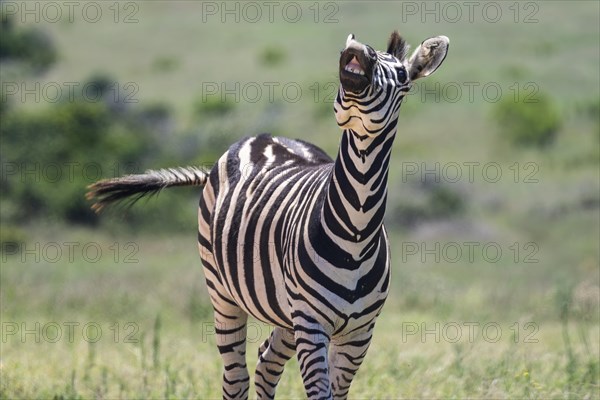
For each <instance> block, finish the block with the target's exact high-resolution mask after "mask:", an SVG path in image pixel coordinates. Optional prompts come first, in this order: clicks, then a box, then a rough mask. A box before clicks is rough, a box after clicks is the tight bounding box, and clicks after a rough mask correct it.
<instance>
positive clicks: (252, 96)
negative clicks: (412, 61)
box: [0, 1, 600, 399]
mask: <svg viewBox="0 0 600 400" xmlns="http://www.w3.org/2000/svg"><path fill="white" fill-rule="evenodd" d="M0 4H1V6H2V25H1V29H2V31H1V35H0V67H1V69H0V78H1V82H2V85H1V102H0V117H1V124H0V134H1V137H0V144H1V147H0V157H1V164H2V176H1V188H0V195H1V196H2V197H1V204H0V217H1V234H0V242H1V251H2V253H1V257H2V260H1V261H2V264H1V270H0V275H1V276H0V277H1V282H0V300H1V315H0V320H1V323H2V333H1V336H2V337H1V342H0V345H1V361H0V374H1V378H2V379H1V383H0V397H2V398H42V397H43V398H51V397H55V396H56V397H58V398H116V397H120V398H147V397H153V398H182V397H197V398H219V397H220V374H221V372H220V368H221V364H220V358H219V356H218V352H217V350H216V347H215V345H214V335H213V332H214V331H213V328H212V325H211V323H210V321H211V312H212V311H211V306H210V303H209V299H208V296H207V294H206V290H205V286H204V282H203V280H204V278H203V274H202V268H201V265H200V260H199V257H198V255H197V250H196V244H195V242H196V234H195V231H196V224H197V219H196V218H197V217H196V208H197V201H198V196H199V191H198V190H197V189H180V190H171V191H168V192H164V193H161V194H160V195H159V196H158V197H157V198H154V199H151V200H149V201H147V202H146V201H142V202H140V203H139V204H137V205H136V207H134V208H132V209H129V210H127V209H122V208H121V209H115V210H112V211H109V212H106V213H104V214H103V215H100V216H97V215H94V214H93V213H92V212H91V211H90V209H89V206H90V204H89V202H87V201H86V200H85V197H84V194H85V191H86V186H87V185H89V184H91V183H93V182H94V181H95V180H97V179H100V178H106V177H113V176H120V175H122V174H126V173H134V172H141V171H143V170H145V169H148V168H159V167H168V166H175V165H204V166H209V165H211V164H212V163H213V162H215V161H216V160H217V158H218V157H219V156H220V154H222V153H223V152H224V151H225V150H226V149H227V147H228V146H229V145H230V144H232V143H233V142H234V141H236V140H238V139H240V138H242V137H244V136H248V135H255V134H258V133H262V132H270V133H273V134H276V135H283V136H288V137H292V138H301V139H304V140H307V141H310V142H313V143H315V144H317V145H319V146H321V147H322V148H323V149H325V150H326V151H327V153H329V154H330V155H332V156H334V155H335V154H336V151H337V146H338V143H339V139H340V130H339V128H338V127H337V125H336V123H335V119H334V117H333V111H332V101H333V97H334V96H335V92H336V90H337V67H338V57H339V51H340V50H341V49H342V48H343V45H344V43H345V39H346V36H347V35H348V34H349V33H354V34H355V35H356V36H357V39H358V40H359V41H361V42H363V43H367V44H370V45H371V46H373V47H374V48H376V49H380V50H385V45H386V42H387V38H388V37H389V34H390V33H391V31H392V30H394V29H398V30H399V31H400V32H401V34H402V35H403V36H404V37H405V38H406V39H407V41H408V42H409V43H410V44H411V45H412V48H415V47H416V46H417V45H418V44H419V43H420V42H421V41H422V40H424V39H425V38H427V37H430V36H436V35H441V34H443V35H446V36H448V37H449V38H450V41H451V46H450V52H449V55H448V57H447V59H446V61H445V62H444V64H443V65H442V67H441V68H440V69H439V70H438V71H437V72H436V73H435V74H434V75H433V76H431V77H429V78H426V79H423V80H422V81H419V82H417V83H416V84H415V87H414V89H413V91H412V92H411V94H410V95H409V96H408V97H407V98H406V99H405V103H404V104H403V106H402V109H401V114H400V127H399V131H398V136H397V138H396V143H395V145H394V146H395V150H394V156H393V159H392V161H391V171H390V180H389V201H388V207H387V215H386V224H387V228H388V230H389V232H390V235H391V239H392V254H393V257H394V259H393V284H392V290H391V294H390V297H389V300H388V303H387V304H386V307H385V308H384V311H383V313H382V315H381V317H380V319H379V322H378V326H377V328H376V331H375V339H374V342H373V344H372V346H371V349H370V351H369V354H368V356H367V358H366V361H365V363H364V364H363V367H362V368H361V370H360V372H359V374H358V376H357V378H356V380H355V382H354V384H353V389H352V391H351V395H352V397H353V398H367V397H369V398H383V397H386V398H400V397H415V398H465V397H470V398H544V399H546V398H582V399H590V398H600V392H599V391H600V386H599V381H600V377H599V373H600V372H599V371H600V370H599V362H598V360H599V356H600V354H599V346H598V342H599V339H600V333H599V315H598V313H599V302H600V272H599V268H600V266H599V262H600V261H599V260H600V250H599V244H598V243H600V220H599V217H600V213H599V210H600V173H599V164H600V77H599V66H600V62H599V58H600V54H599V53H600V50H599V47H600V39H599V37H600V16H599V15H600V3H598V2H596V1H549V2H541V1H522V2H521V1H519V2H516V1H515V2H504V1H502V2H411V1H404V2H400V1H382V2H377V1H372V2H367V1H362V2H361V1H351V2H350V1H349V2H319V3H317V2H312V1H308V2H260V1H259V2H252V1H251V2H227V3H223V2H199V1H198V2H195V1H152V2H130V1H123V2H71V3H69V2H33V1H31V2H20V1H2V2H0ZM251 327H252V329H251V333H250V334H251V335H253V336H252V337H251V338H250V340H249V345H248V346H249V351H248V354H249V361H248V365H249V368H250V369H251V372H252V369H253V366H254V363H255V361H256V355H255V353H256V351H255V348H256V347H258V344H259V343H260V341H261V340H262V338H264V337H265V336H267V335H268V329H269V328H268V327H266V326H263V325H261V324H258V323H253V325H251ZM280 395H281V397H282V398H302V397H303V392H302V385H301V380H300V375H299V372H298V367H297V364H296V362H295V361H294V360H292V361H290V363H289V366H288V371H287V372H286V373H285V374H284V377H283V379H282V383H281V388H280Z"/></svg>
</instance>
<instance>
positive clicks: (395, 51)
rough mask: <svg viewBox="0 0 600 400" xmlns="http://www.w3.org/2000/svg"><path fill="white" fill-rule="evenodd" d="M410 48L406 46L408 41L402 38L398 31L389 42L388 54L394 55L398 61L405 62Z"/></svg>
mask: <svg viewBox="0 0 600 400" xmlns="http://www.w3.org/2000/svg"><path fill="white" fill-rule="evenodd" d="M409 47H410V46H409V45H408V44H406V40H404V38H402V36H400V34H399V33H398V31H394V32H392V35H391V36H390V40H389V41H388V47H387V53H389V54H391V55H393V56H394V57H396V58H397V59H398V60H400V61H403V60H404V58H406V55H407V54H408V50H409Z"/></svg>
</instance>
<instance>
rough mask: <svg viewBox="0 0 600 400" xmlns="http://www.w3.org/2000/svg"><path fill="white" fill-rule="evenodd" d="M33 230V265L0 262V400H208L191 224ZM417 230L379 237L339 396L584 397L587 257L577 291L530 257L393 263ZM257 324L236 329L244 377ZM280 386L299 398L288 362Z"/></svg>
mask: <svg viewBox="0 0 600 400" xmlns="http://www.w3.org/2000/svg"><path fill="white" fill-rule="evenodd" d="M37 232H38V234H36V236H35V237H31V238H30V240H29V244H28V245H27V246H29V247H26V249H27V248H29V249H30V250H31V249H34V248H35V246H33V245H32V243H40V249H42V250H41V252H40V259H39V262H36V261H35V259H34V258H32V257H35V255H34V254H33V253H34V252H33V251H30V252H29V253H28V252H22V253H21V254H20V255H13V256H8V258H6V262H5V263H3V267H2V283H1V285H0V289H1V296H2V297H1V300H2V304H3V305H4V306H3V312H2V319H1V323H2V343H1V344H2V364H1V372H2V386H1V388H2V397H3V398H51V397H54V396H58V397H61V396H62V397H64V398H139V397H144V398H188V397H199V398H219V397H220V376H221V362H220V356H219V355H218V352H217V350H216V346H215V343H214V330H213V326H212V323H211V322H210V321H211V309H210V306H209V304H208V303H207V299H208V296H207V294H206V292H205V288H204V284H203V283H202V280H203V276H202V272H201V267H200V265H199V261H198V257H197V255H196V254H195V249H194V247H195V245H194V238H193V235H192V234H191V232H193V231H191V230H190V235H185V236H174V237H170V238H164V237H160V236H148V235H144V236H141V237H140V236H135V237H132V236H131V234H117V235H116V236H115V235H114V234H106V233H99V232H97V231H92V230H88V229H66V228H57V227H52V226H50V227H37ZM441 237H442V236H438V237H437V238H436V239H435V240H431V239H427V240H426V244H425V246H428V247H429V248H433V246H434V245H435V243H436V241H438V242H442V241H440V238H441ZM57 238H60V240H57ZM421 239H422V237H419V236H418V234H417V233H415V234H413V235H410V236H403V235H394V236H393V238H392V243H393V251H394V254H395V260H394V273H393V282H392V291H391V295H390V298H389V300H388V303H387V304H386V307H385V309H384V312H383V314H382V315H381V317H380V318H379V321H378V325H377V327H376V333H375V338H374V341H373V343H372V346H371V348H370V350H369V354H368V356H367V358H366V361H365V363H364V365H363V367H362V369H361V371H360V373H359V374H358V376H357V378H356V380H355V382H354V384H353V391H352V397H353V398H400V397H402V398H467V397H468V398H544V399H547V398H563V397H568V398H581V399H584V398H599V386H598V368H599V366H598V358H597V357H596V356H595V355H596V354H598V352H599V351H600V349H599V348H598V341H597V340H596V339H597V338H598V337H599V335H600V332H599V329H600V324H599V321H598V317H597V311H598V308H597V307H598V305H597V302H596V303H594V299H595V297H594V296H597V292H594V290H597V289H594V285H593V282H594V280H595V279H597V275H594V274H596V273H597V271H596V272H594V268H593V266H589V265H582V266H579V267H578V268H574V269H572V270H570V272H569V274H570V275H571V277H573V276H575V275H576V276H577V277H578V278H579V279H583V278H584V277H587V279H588V280H589V282H591V285H587V286H586V285H585V282H584V281H581V282H577V283H578V287H577V285H575V286H573V287H567V286H565V287H564V288H563V289H561V290H562V291H559V290H558V288H560V287H561V286H559V285H558V284H557V283H556V282H555V280H556V279H558V278H559V276H558V275H555V276H554V277H552V278H551V279H549V280H548V281H543V280H542V281H539V277H540V276H542V275H543V274H545V273H551V271H548V268H547V267H546V266H544V265H541V263H538V264H535V265H533V264H532V265H526V264H521V265H514V264H513V263H511V262H510V260H504V259H503V260H502V261H500V262H498V263H496V264H490V263H486V262H485V261H483V260H482V259H481V257H477V259H476V260H475V261H474V262H472V263H469V262H468V261H467V260H465V262H461V263H448V262H445V261H444V260H443V259H442V260H441V261H440V262H435V259H432V258H430V259H429V260H427V259H426V260H425V262H422V261H421V260H420V259H418V260H415V259H414V257H407V258H405V259H404V260H403V259H402V258H403V256H402V255H401V252H400V249H401V248H402V246H403V243H408V242H418V241H420V240H421ZM452 239H453V240H455V241H458V238H456V237H453V238H452ZM444 240H450V238H449V237H446V239H444ZM130 242H133V243H134V244H135V247H134V248H135V249H136V250H137V251H136V252H135V253H134V254H133V255H132V256H131V254H130V253H127V254H124V253H122V252H121V253H120V254H119V256H118V258H117V260H116V261H117V262H115V258H114V257H115V253H114V251H113V250H111V249H114V248H120V249H123V248H125V246H126V245H128V244H129V243H130ZM50 243H59V244H61V243H78V244H79V245H78V246H75V248H83V247H84V246H86V245H88V247H89V246H90V245H89V244H90V243H94V246H97V247H98V248H100V249H102V250H101V251H102V256H101V257H99V258H98V259H97V260H96V259H95V258H94V260H95V262H88V261H86V260H85V259H84V253H83V252H78V251H74V254H73V257H72V258H70V256H69V255H68V254H67V253H66V252H63V253H62V254H63V255H62V257H60V258H59V259H58V260H56V261H55V262H54V258H53V256H51V255H50V253H49V251H47V252H46V254H45V255H44V250H43V249H44V248H49V247H48V246H49V244H50ZM115 243H117V246H116V247H115ZM542 253H543V251H542ZM542 255H543V254H542ZM91 256H92V255H91V253H90V254H88V255H87V257H88V258H90V257H91ZM126 256H130V257H127V258H126ZM21 257H25V260H24V261H23V260H22V259H21ZM49 257H50V258H52V261H53V262H48V261H49V260H50V259H49ZM417 257H420V256H417ZM126 259H127V260H128V261H134V262H125V260H126ZM586 290H587V292H586ZM590 290H591V293H589V291H590ZM586 296H587V297H586ZM590 296H591V297H590ZM586 307H587V308H586ZM100 330H101V331H100ZM268 332H269V327H268V326H265V325H263V324H260V323H258V322H256V321H252V322H250V324H249V334H248V336H249V343H248V353H247V354H248V365H249V368H250V373H252V371H253V368H254V365H255V363H256V349H257V348H258V346H259V344H260V343H261V342H262V340H264V338H265V337H266V336H267V335H268ZM42 354H43V356H40V355H42ZM57 366H59V367H57ZM279 395H280V398H302V397H303V393H302V385H301V380H300V375H299V370H298V366H297V362H296V361H295V360H291V361H290V362H289V364H288V366H287V368H286V373H285V374H284V377H283V379H282V382H281V386H280V390H279Z"/></svg>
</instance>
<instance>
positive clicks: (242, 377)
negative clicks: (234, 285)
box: [215, 305, 250, 399]
mask: <svg viewBox="0 0 600 400" xmlns="http://www.w3.org/2000/svg"><path fill="white" fill-rule="evenodd" d="M247 319H248V315H247V314H246V313H245V312H244V311H243V310H242V309H240V308H239V307H234V306H232V305H230V306H229V307H227V310H222V309H217V308H216V307H215V333H216V341H217V347H218V349H219V352H220V353H221V357H222V359H223V367H224V369H223V399H247V398H248V391H249V388H250V376H249V375H248V368H247V367H246V321H247Z"/></svg>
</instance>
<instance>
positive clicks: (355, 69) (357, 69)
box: [344, 56, 365, 75]
mask: <svg viewBox="0 0 600 400" xmlns="http://www.w3.org/2000/svg"><path fill="white" fill-rule="evenodd" d="M344 70H345V71H348V72H351V73H353V74H358V75H364V74H365V71H364V70H363V69H362V67H361V66H360V63H359V62H358V59H357V58H356V56H354V57H352V60H350V62H349V63H348V64H347V65H346V66H345V67H344Z"/></svg>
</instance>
